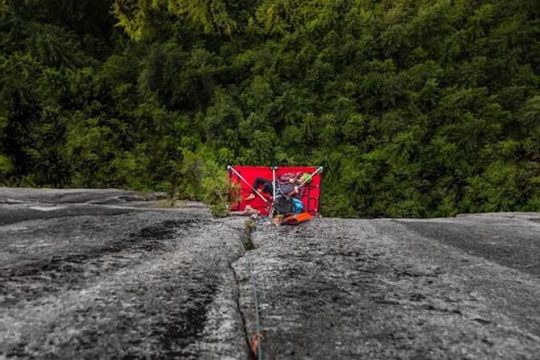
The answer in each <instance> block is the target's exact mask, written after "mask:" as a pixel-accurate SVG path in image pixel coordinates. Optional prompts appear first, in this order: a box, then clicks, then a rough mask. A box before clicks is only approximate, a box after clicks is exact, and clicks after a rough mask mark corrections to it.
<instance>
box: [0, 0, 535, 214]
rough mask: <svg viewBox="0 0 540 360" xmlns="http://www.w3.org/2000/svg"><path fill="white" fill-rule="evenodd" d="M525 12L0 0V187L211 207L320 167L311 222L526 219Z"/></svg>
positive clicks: (529, 163)
mask: <svg viewBox="0 0 540 360" xmlns="http://www.w3.org/2000/svg"><path fill="white" fill-rule="evenodd" d="M539 13H540V7H539V6H538V3H537V2H536V1H530V0H514V1H505V0H486V1H476V0H439V1H436V0H431V1H428V0H392V1H374V0H305V1H297V0H250V1H247V0H234V1H233V0H204V1H203V0H0V50H1V51H0V184H2V185H8V186H51V187H97V188H102V187H120V188H129V189H135V190H164V191H169V192H170V193H171V194H174V195H176V196H179V197H183V198H191V199H203V200H207V201H210V202H212V201H215V199H214V197H213V195H212V194H213V193H215V191H214V188H216V187H220V186H222V183H221V182H220V180H221V177H222V171H223V169H225V166H226V165H227V164H250V165H255V164H260V165H268V166H270V165H296V164H306V165H322V166H324V168H325V172H324V181H323V182H324V185H323V186H324V195H323V199H322V201H323V203H322V206H321V210H322V212H323V214H325V215H331V216H343V217H349V216H350V217H381V216H388V217H402V216H408V217H432V216H452V215H455V214H457V213H464V212H491V211H540V91H539V74H540V42H539V39H540V16H539V15H540V14H539Z"/></svg>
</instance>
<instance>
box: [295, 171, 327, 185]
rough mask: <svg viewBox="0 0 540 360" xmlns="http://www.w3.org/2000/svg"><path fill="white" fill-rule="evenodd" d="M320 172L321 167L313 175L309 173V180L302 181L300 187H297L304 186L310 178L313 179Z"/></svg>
mask: <svg viewBox="0 0 540 360" xmlns="http://www.w3.org/2000/svg"><path fill="white" fill-rule="evenodd" d="M322 171H323V167H322V166H319V167H318V168H317V170H315V171H314V172H313V173H311V174H310V175H309V179H306V180H304V181H302V182H301V183H300V185H298V187H300V186H304V185H305V184H306V183H307V182H308V181H309V180H311V178H312V177H314V176H315V175H317V174H318V173H320V172H322Z"/></svg>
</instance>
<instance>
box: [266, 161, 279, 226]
mask: <svg viewBox="0 0 540 360" xmlns="http://www.w3.org/2000/svg"><path fill="white" fill-rule="evenodd" d="M277 168H278V167H277V166H272V207H271V208H270V212H269V213H268V216H270V217H272V216H273V215H274V203H275V201H276V170H277Z"/></svg>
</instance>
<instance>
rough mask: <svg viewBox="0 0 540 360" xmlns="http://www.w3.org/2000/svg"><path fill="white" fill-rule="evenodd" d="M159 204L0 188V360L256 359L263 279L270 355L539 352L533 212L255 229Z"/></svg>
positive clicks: (193, 207) (539, 239)
mask: <svg viewBox="0 0 540 360" xmlns="http://www.w3.org/2000/svg"><path fill="white" fill-rule="evenodd" d="M163 199H164V194H138V193H135V192H126V191H120V190H114V189H111V190H38V189H10V188H0V245H1V250H0V359H3V358H20V359H56V358H59V359H97V358H105V359H119V358H122V359H158V358H159V359H161V358H164V359H167V358H170V359H177V358H182V359H184V358H188V359H190V358H193V359H195V358H200V359H248V358H249V357H251V356H253V354H251V353H250V350H249V349H248V342H249V339H250V337H251V336H252V334H253V333H254V332H255V303H254V296H253V286H252V284H253V282H254V283H255V288H256V291H257V295H258V300H259V306H260V321H261V328H262V331H263V336H264V338H263V340H262V342H261V344H262V352H263V355H264V358H265V359H310V358H313V359H327V358H345V359H361V358H363V359H394V358H395V359H398V358H399V359H538V358H539V357H538V354H540V278H539V276H540V260H539V259H540V215H539V214H531V213H525V214H517V213H509V214H478V215H468V216H460V217H457V218H451V219H429V220H419V219H401V220H392V219H380V220H344V219H315V220H314V221H312V222H310V223H306V224H302V225H300V226H298V227H280V228H276V227H274V226H270V225H265V224H263V223H260V224H258V225H257V226H256V227H255V228H254V229H253V228H252V227H250V226H246V224H245V221H246V219H244V218H228V219H221V220H217V219H212V218H211V216H210V214H209V212H208V210H207V209H206V208H205V207H204V206H202V205H200V204H198V203H184V204H183V206H181V207H174V208H167V207H164V201H165V200H163ZM165 203H166V201H165ZM250 229H251V230H253V231H252V232H251V231H250ZM250 269H252V270H250Z"/></svg>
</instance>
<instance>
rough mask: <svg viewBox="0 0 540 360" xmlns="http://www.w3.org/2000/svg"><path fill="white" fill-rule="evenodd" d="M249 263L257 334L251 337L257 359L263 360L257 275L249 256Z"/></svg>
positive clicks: (252, 349) (252, 348) (252, 347)
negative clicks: (254, 273) (254, 272)
mask: <svg viewBox="0 0 540 360" xmlns="http://www.w3.org/2000/svg"><path fill="white" fill-rule="evenodd" d="M248 263H249V276H250V278H251V287H252V289H253V301H254V303H255V334H253V336H252V337H251V351H252V352H253V354H255V356H256V357H257V360H262V358H263V357H262V351H261V340H262V339H263V336H262V333H261V321H260V316H259V299H258V297H257V286H256V284H255V276H254V275H253V263H252V262H251V259H249V257H248Z"/></svg>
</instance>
